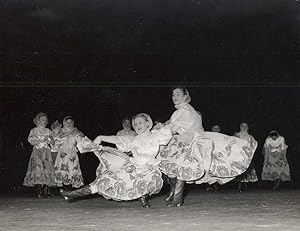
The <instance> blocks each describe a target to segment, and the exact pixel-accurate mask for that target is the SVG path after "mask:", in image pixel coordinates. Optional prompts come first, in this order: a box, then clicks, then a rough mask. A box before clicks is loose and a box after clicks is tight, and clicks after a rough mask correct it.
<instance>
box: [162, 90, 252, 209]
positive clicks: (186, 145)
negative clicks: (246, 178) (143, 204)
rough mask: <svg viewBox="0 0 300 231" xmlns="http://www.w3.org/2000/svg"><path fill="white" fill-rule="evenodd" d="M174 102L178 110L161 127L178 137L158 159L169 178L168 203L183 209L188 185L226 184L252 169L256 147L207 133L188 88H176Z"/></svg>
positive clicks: (228, 137) (231, 137)
mask: <svg viewBox="0 0 300 231" xmlns="http://www.w3.org/2000/svg"><path fill="white" fill-rule="evenodd" d="M172 100H173V103H174V105H175V108H176V109H177V110H176V111H175V112H174V113H173V114H172V116H171V118H170V120H169V121H167V122H166V123H165V124H158V125H157V127H168V128H169V129H170V130H171V131H172V133H173V135H174V136H173V138H172V140H171V141H170V142H169V144H168V145H167V146H166V147H165V148H164V149H161V150H160V152H159V154H158V157H157V158H158V159H159V160H161V163H160V164H159V168H160V170H161V171H162V172H163V173H164V174H165V175H167V176H168V178H169V179H168V182H169V184H170V192H169V194H168V196H167V198H166V199H165V201H167V202H168V203H169V204H168V206H170V207H171V206H172V207H173V206H175V207H179V206H181V205H182V204H183V191H184V184H185V182H187V183H196V184H202V183H209V184H213V183H215V182H218V183H219V184H224V183H226V182H228V181H230V180H232V179H234V178H235V177H236V176H238V175H240V174H241V173H243V172H244V171H245V170H246V169H247V168H248V166H249V164H250V162H251V159H252V157H253V153H254V151H255V149H256V147H251V146H250V144H249V143H248V142H247V141H244V140H241V139H239V138H236V137H233V136H227V135H224V134H221V133H215V132H204V129H203V126H202V118H201V114H200V113H198V112H197V111H196V110H195V109H194V108H193V107H192V106H191V105H190V104H189V102H190V101H191V97H190V95H189V92H188V90H187V89H186V88H183V87H176V88H175V89H173V95H172Z"/></svg>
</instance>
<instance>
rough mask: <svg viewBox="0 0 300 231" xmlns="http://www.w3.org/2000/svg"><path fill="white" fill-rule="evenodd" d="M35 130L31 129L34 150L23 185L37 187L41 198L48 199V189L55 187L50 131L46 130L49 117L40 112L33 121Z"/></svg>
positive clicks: (30, 135)
mask: <svg viewBox="0 0 300 231" xmlns="http://www.w3.org/2000/svg"><path fill="white" fill-rule="evenodd" d="M33 122H34V124H35V125H36V127H35V128H33V129H31V131H30V133H29V136H28V142H29V143H30V144H31V145H32V146H33V150H32V153H31V156H30V160H29V163H28V168H27V172H26V176H25V178H24V182H23V185H24V186H28V187H35V188H36V191H37V195H38V197H39V198H44V197H48V187H50V186H54V185H55V183H54V175H53V173H54V172H53V170H54V169H53V161H52V155H51V151H50V146H49V144H50V143H51V141H52V140H53V139H52V138H51V131H50V129H48V128H46V126H47V124H48V117H47V115H46V114H45V113H43V112H40V113H38V114H37V115H36V117H35V118H34V119H33Z"/></svg>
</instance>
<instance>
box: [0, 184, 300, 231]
mask: <svg viewBox="0 0 300 231" xmlns="http://www.w3.org/2000/svg"><path fill="white" fill-rule="evenodd" d="M164 196H165V195H161V194H160V195H158V196H155V197H153V198H152V199H151V200H150V201H149V202H150V204H151V208H149V209H145V208H142V207H140V205H139V204H138V202H137V201H131V202H114V201H107V200H105V199H104V198H102V197H93V198H87V199H85V200H81V201H77V202H73V203H67V202H65V201H64V200H63V199H62V198H60V197H55V198H51V199H37V198H34V197H33V196H32V195H27V194H25V195H9V196H8V195H7V194H6V195H4V194H2V195H1V198H0V230H1V231H2V230H3V231H4V230H5V231H20V230H22V231H24V230H29V231H33V230H36V231H49V230H59V231H71V230H72V231H73V230H75V231H84V230H91V231H96V230H97V231H98V230H103V231H110V230H118V231H119V230H121V231H126V230H130V231H135V230H139V231H140V230H143V231H148V230H161V231H166V230H173V231H176V230H180V231H191V230H197V231H199V230H221V231H223V230H246V231H248V230H251V231H253V230H254V231H255V230H264V231H265V230H272V231H276V230H295V231H296V230H297V231H299V230H300V190H282V191H280V192H272V191H267V190H255V191H250V192H246V193H238V192H236V191H232V190H231V191H230V190H228V191H224V192H220V193H210V192H206V191H205V190H199V189H195V190H192V191H191V192H190V193H189V194H188V195H187V196H186V199H185V204H184V206H183V207H180V208H168V207H167V206H166V205H165V203H164V202H163V198H164Z"/></svg>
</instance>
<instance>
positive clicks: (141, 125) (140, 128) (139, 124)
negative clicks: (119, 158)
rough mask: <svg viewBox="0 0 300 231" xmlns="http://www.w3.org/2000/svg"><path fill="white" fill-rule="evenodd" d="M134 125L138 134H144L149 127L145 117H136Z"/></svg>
mask: <svg viewBox="0 0 300 231" xmlns="http://www.w3.org/2000/svg"><path fill="white" fill-rule="evenodd" d="M133 123H134V128H135V129H136V132H137V133H138V134H141V133H144V132H145V131H147V129H148V127H149V123H148V121H147V120H146V118H144V117H136V118H135V119H134V121H133Z"/></svg>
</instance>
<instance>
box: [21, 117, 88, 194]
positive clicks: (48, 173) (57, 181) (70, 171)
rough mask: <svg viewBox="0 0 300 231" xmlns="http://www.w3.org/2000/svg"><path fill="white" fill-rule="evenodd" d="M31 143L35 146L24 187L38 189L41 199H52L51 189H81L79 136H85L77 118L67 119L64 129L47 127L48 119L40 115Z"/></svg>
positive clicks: (32, 133) (36, 119)
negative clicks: (77, 122) (77, 138)
mask: <svg viewBox="0 0 300 231" xmlns="http://www.w3.org/2000/svg"><path fill="white" fill-rule="evenodd" d="M33 122H34V124H35V125H36V127H34V128H33V129H31V131H30V133H29V137H28V142H29V143H30V144H31V145H32V146H33V150H32V153H31V156H30V159H29V163H28V168H27V172H26V176H25V178H24V182H23V185H24V186H28V187H35V188H36V191H37V195H38V197H39V198H43V197H49V196H51V192H50V190H49V189H50V187H56V186H62V187H65V188H71V187H75V188H79V187H80V186H82V185H83V177H82V173H81V169H80V164H79V158H78V155H77V148H76V145H77V142H76V137H78V136H84V135H83V134H82V133H81V132H80V131H79V130H78V129H77V128H76V127H74V119H73V118H72V117H71V116H67V117H65V118H64V120H63V126H62V125H61V124H60V123H59V122H58V121H56V122H54V123H53V124H52V126H51V128H52V131H51V130H50V129H48V128H47V124H48V116H47V115H46V114H45V113H43V112H41V113H39V114H37V115H36V117H35V118H34V120H33Z"/></svg>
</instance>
